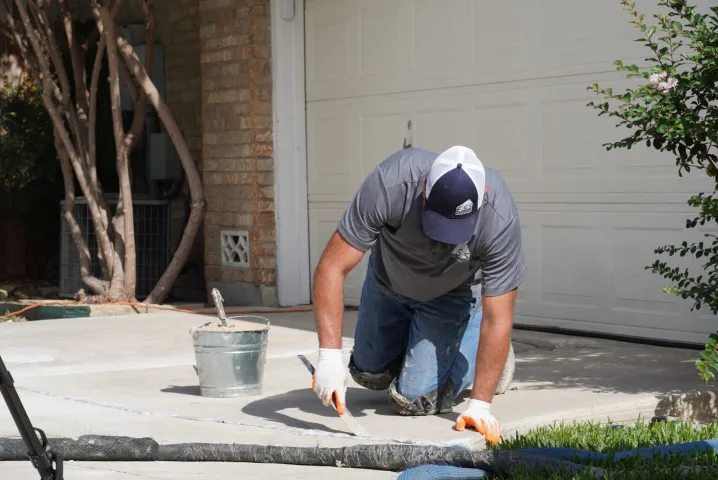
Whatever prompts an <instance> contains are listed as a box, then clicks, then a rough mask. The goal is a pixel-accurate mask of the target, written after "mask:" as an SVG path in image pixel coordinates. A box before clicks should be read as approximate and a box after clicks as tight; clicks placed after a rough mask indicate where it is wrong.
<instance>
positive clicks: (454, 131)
mask: <svg viewBox="0 0 718 480" xmlns="http://www.w3.org/2000/svg"><path fill="white" fill-rule="evenodd" d="M407 107H408V108H407V110H408V111H409V112H411V110H413V109H412V108H411V106H410V105H407ZM412 116H413V117H414V118H415V119H416V121H415V125H416V126H415V128H414V143H413V144H414V146H416V147H421V148H426V149H428V150H432V151H439V152H441V151H443V150H446V149H447V148H449V147H450V146H452V145H461V144H462V142H465V139H466V138H470V137H471V136H472V132H471V116H470V112H469V111H468V110H467V109H466V107H465V106H462V105H456V106H455V108H443V109H423V108H419V109H417V110H416V114H414V115H412Z"/></svg>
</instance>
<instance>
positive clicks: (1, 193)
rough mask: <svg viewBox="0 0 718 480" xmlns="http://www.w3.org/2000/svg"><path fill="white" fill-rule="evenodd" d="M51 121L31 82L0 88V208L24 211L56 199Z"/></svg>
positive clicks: (56, 169) (21, 212) (56, 171)
mask: <svg viewBox="0 0 718 480" xmlns="http://www.w3.org/2000/svg"><path fill="white" fill-rule="evenodd" d="M58 173H59V172H58V162H57V159H56V156H55V149H54V144H53V132H52V121H51V120H50V117H49V115H48V113H47V110H46V109H45V106H44V105H43V103H42V99H41V98H40V92H39V91H38V89H37V88H36V87H35V86H34V85H33V84H32V83H22V84H20V85H18V86H5V87H3V89H2V91H0V206H2V207H0V210H2V211H3V213H6V212H12V213H16V214H25V213H27V212H30V211H32V210H33V209H35V208H36V207H39V206H41V205H42V204H43V203H44V202H46V201H47V200H49V199H52V201H56V197H57V187H58V185H57V183H58Z"/></svg>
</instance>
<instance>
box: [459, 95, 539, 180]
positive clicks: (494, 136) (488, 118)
mask: <svg viewBox="0 0 718 480" xmlns="http://www.w3.org/2000/svg"><path fill="white" fill-rule="evenodd" d="M534 114H535V109H534V108H532V107H531V105H530V103H529V102H512V101H507V102H505V103H500V104H491V105H480V106H477V107H475V108H474V109H473V115H474V138H475V140H474V145H476V148H477V151H478V153H477V154H478V155H479V158H482V159H484V160H485V161H486V162H487V163H489V162H490V163H491V164H492V165H494V167H495V168H497V169H499V170H500V171H501V175H502V176H503V177H504V179H505V180H506V181H507V182H511V181H513V180H514V179H528V178H536V174H537V172H536V168H535V153H533V150H534V148H535V146H536V145H537V138H536V137H537V136H538V135H537V134H538V129H536V128H533V127H532V126H533V125H536V122H535V121H534V120H535V119H533V118H532V117H533V115H534ZM517 133H518V134H517ZM459 143H461V142H459Z"/></svg>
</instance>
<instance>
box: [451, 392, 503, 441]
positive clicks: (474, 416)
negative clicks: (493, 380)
mask: <svg viewBox="0 0 718 480" xmlns="http://www.w3.org/2000/svg"><path fill="white" fill-rule="evenodd" d="M466 427H474V428H475V429H476V431H477V432H479V433H480V434H482V435H483V436H484V437H486V441H487V442H491V443H498V442H499V439H500V438H501V427H500V425H499V422H498V420H496V418H494V416H493V415H492V414H491V404H490V403H486V402H482V401H481V400H474V399H471V400H469V406H468V407H467V408H466V410H464V413H462V414H461V415H459V418H457V419H456V429H457V430H458V431H460V432H461V431H463V430H464V429H465V428H466Z"/></svg>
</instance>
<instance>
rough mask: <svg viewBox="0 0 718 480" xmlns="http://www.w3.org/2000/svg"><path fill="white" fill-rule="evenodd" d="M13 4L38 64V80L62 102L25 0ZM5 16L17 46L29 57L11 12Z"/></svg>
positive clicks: (17, 0)
mask: <svg viewBox="0 0 718 480" xmlns="http://www.w3.org/2000/svg"><path fill="white" fill-rule="evenodd" d="M15 6H16V7H17V10H18V13H19V14H20V20H21V21H22V25H23V27H24V30H23V32H24V33H25V36H26V37H27V39H28V40H29V42H30V45H31V46H32V50H33V51H34V55H32V57H33V58H37V61H38V63H39V64H40V68H39V69H38V70H39V71H38V73H39V77H38V81H39V82H42V84H43V88H46V89H47V90H48V91H50V92H52V94H53V96H54V97H55V99H56V100H57V101H58V102H60V103H62V94H61V93H60V89H59V88H58V86H57V85H56V84H55V83H54V82H53V81H52V71H51V69H50V65H49V63H48V59H47V57H46V55H45V52H44V51H43V49H42V46H41V45H40V41H39V39H38V37H37V33H36V31H35V26H34V25H33V24H32V22H31V21H30V17H29V16H28V14H27V10H26V9H25V2H24V1H23V0H15ZM7 18H8V23H9V24H10V26H11V28H12V29H13V31H15V32H16V38H17V43H18V46H19V47H20V48H21V49H22V50H23V55H24V56H25V57H26V58H30V57H31V55H30V52H29V49H28V48H27V46H26V44H25V42H23V41H22V38H21V37H20V29H19V28H17V25H16V24H15V19H14V18H13V16H12V14H8V15H7Z"/></svg>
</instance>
